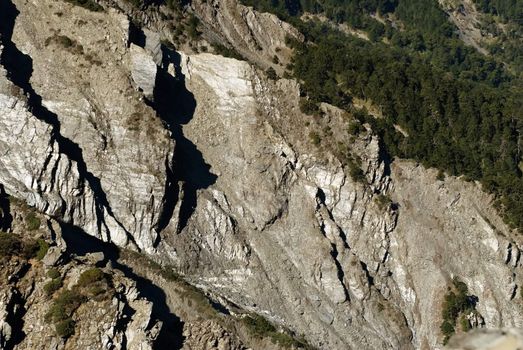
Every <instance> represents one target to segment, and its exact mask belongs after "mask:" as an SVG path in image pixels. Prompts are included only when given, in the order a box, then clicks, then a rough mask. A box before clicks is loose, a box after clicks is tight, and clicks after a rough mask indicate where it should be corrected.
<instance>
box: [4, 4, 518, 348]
mask: <svg viewBox="0 0 523 350" xmlns="http://www.w3.org/2000/svg"><path fill="white" fill-rule="evenodd" d="M15 2H16V5H17V6H18V9H19V10H20V15H19V17H18V18H17V20H16V26H15V28H14V36H13V41H14V43H15V45H17V47H18V49H19V50H21V51H23V52H25V53H26V54H28V55H29V56H30V57H31V58H32V59H33V63H32V64H33V70H34V72H33V76H32V77H31V79H30V81H29V82H27V83H30V84H31V87H32V88H34V90H35V92H34V93H36V94H38V95H40V96H41V97H42V100H43V107H45V108H46V109H47V111H48V112H49V113H51V114H52V115H53V116H54V117H55V118H56V122H55V123H51V122H50V121H49V120H46V118H42V115H41V114H38V112H39V111H40V112H41V109H40V107H41V106H31V105H29V103H28V98H27V96H24V94H25V93H29V95H30V96H29V101H34V99H31V94H34V93H33V92H31V91H25V92H24V91H21V90H20V89H19V88H17V87H16V86H15V85H14V84H12V83H11V82H9V81H8V80H7V79H6V72H5V70H3V69H2V70H1V71H0V154H2V157H1V158H0V183H3V184H4V185H5V188H6V191H7V192H8V193H10V194H12V195H15V196H17V197H20V198H22V199H24V200H26V201H27V202H28V203H29V204H31V205H35V206H36V207H37V208H38V209H39V210H40V211H42V212H44V213H46V214H47V215H50V216H54V217H56V218H59V219H61V220H64V221H66V222H69V223H73V224H75V225H77V226H79V227H81V228H82V229H83V230H84V231H86V232H87V233H89V234H90V235H92V236H95V237H98V238H100V239H103V240H105V241H111V242H114V243H116V244H117V245H119V246H122V247H138V248H141V249H143V251H145V252H146V253H148V254H149V255H150V256H151V257H153V258H154V259H155V260H157V261H160V262H162V263H164V264H168V265H173V266H175V267H176V269H177V271H179V272H180V273H182V274H183V275H184V276H185V277H186V278H187V279H188V280H189V281H191V282H192V283H194V284H195V285H197V286H198V287H201V288H203V289H205V290H207V291H209V292H210V293H212V294H214V295H216V296H217V297H218V298H219V299H220V300H224V301H230V302H231V304H234V305H236V306H237V307H239V308H241V309H244V310H249V311H253V312H257V313H259V314H261V315H263V316H264V317H266V318H268V319H270V320H271V321H273V322H275V323H277V324H280V325H282V326H286V327H288V328H290V329H291V330H292V331H294V332H296V333H297V334H299V335H303V336H304V337H305V338H306V339H307V340H308V341H309V342H310V343H312V344H313V345H315V346H317V347H319V348H321V349H347V348H355V349H391V348H392V349H414V348H416V349H431V348H438V347H440V346H441V342H442V336H441V334H440V328H439V326H440V324H441V315H440V310H441V303H442V301H443V296H444V294H445V291H446V290H447V286H448V285H449V283H450V281H451V278H452V277H454V276H456V277H459V278H460V279H461V280H463V281H464V282H465V283H466V284H467V286H468V288H469V291H470V293H471V294H473V295H475V296H477V297H478V303H477V305H476V307H477V310H478V312H479V313H480V314H481V316H482V319H481V318H479V317H478V318H477V319H476V320H474V322H476V323H478V325H480V324H481V323H484V325H485V326H486V327H500V326H504V327H520V326H523V316H522V315H521V313H520V312H519V305H520V303H521V301H520V300H519V299H517V298H518V297H517V295H518V294H519V288H520V287H519V286H521V285H522V283H523V281H522V280H521V276H520V274H521V272H520V269H521V261H520V260H521V259H520V257H521V250H520V247H521V242H520V240H519V239H517V238H516V237H515V236H514V234H513V232H511V231H510V229H509V228H508V227H506V226H505V225H504V224H503V222H502V220H501V218H500V217H499V216H498V215H497V214H496V212H495V211H494V209H493V208H492V206H491V198H490V197H489V196H487V195H485V194H484V193H483V192H482V191H481V189H480V187H479V185H477V184H471V183H465V182H464V181H462V180H460V179H457V178H452V177H448V178H447V179H446V180H445V181H438V180H436V177H435V175H436V174H435V171H432V170H427V169H425V168H423V167H421V166H417V165H415V164H413V163H411V162H406V161H394V162H393V163H392V164H388V163H386V162H385V161H384V160H383V159H382V157H381V156H380V145H379V141H378V138H377V137H376V136H374V135H373V134H372V132H371V131H370V130H368V131H366V132H363V133H362V134H361V135H359V136H358V137H357V138H355V140H354V142H351V143H350V144H349V145H348V147H350V152H352V153H353V154H355V155H357V156H358V158H359V159H361V168H362V170H363V172H364V174H365V177H366V183H365V181H364V182H363V183H361V182H357V181H354V180H353V179H352V178H351V177H350V176H349V175H348V170H347V169H346V167H345V166H344V165H343V162H342V159H338V158H339V157H338V156H336V155H335V154H334V153H333V152H332V151H330V150H329V148H328V147H325V148H321V149H317V148H316V147H315V146H314V145H312V143H311V142H310V141H309V140H308V138H307V137H304V135H307V133H308V132H310V130H309V129H308V128H307V127H306V126H305V125H306V122H309V121H310V120H311V118H310V117H308V116H305V115H303V114H302V113H301V112H300V111H299V101H300V99H299V95H300V94H299V86H298V84H297V83H296V82H295V81H292V80H286V79H281V80H279V81H270V80H267V79H266V78H265V76H264V74H263V73H262V72H260V71H259V70H258V69H257V68H255V67H253V66H251V65H250V64H248V63H246V62H242V61H238V60H234V59H228V58H224V57H220V56H215V55H212V54H199V55H190V54H186V53H183V52H180V58H181V62H180V66H179V67H176V68H179V70H180V71H181V73H182V74H183V77H182V76H176V77H175V78H176V79H178V81H179V82H182V81H183V83H184V84H185V87H186V88H187V90H188V91H181V90H183V87H180V89H179V91H178V93H184V95H183V96H185V97H186V98H187V100H189V99H190V97H194V99H195V102H196V103H195V106H193V107H194V111H192V110H191V109H190V108H189V110H187V108H181V107H182V106H180V105H173V106H169V107H171V108H172V109H173V110H176V111H178V112H179V114H183V115H180V116H177V117H180V119H183V120H184V122H183V123H184V125H183V126H182V125H174V126H171V129H172V130H176V135H173V137H176V138H177V140H178V141H179V143H178V144H177V147H179V148H177V149H176V150H175V148H174V141H173V140H171V138H170V135H169V133H168V132H167V131H166V130H165V128H164V125H163V124H162V123H161V121H160V120H159V118H158V117H157V116H156V115H155V113H154V111H153V110H152V109H151V108H149V107H147V106H146V105H144V104H143V103H142V101H141V97H142V96H141V95H140V94H138V93H136V92H135V91H134V90H133V89H132V86H131V85H130V83H129V78H134V81H135V83H137V85H138V86H139V87H141V89H142V90H143V91H144V93H145V95H146V96H149V97H151V96H152V95H151V94H152V93H153V91H154V85H151V83H153V84H154V80H152V78H153V77H155V75H156V69H157V66H156V63H155V61H154V59H153V57H156V56H155V54H154V52H158V51H157V48H158V45H157V40H156V39H155V40H153V39H151V40H153V41H150V42H149V44H146V46H147V50H149V52H147V50H145V49H142V48H139V47H137V46H131V48H130V49H128V48H127V46H126V44H125V42H126V41H127V40H128V37H127V36H126V34H123V33H125V28H122V26H123V27H125V25H126V24H125V23H128V22H126V20H125V19H124V16H121V15H119V14H118V13H116V12H112V11H109V12H108V13H90V12H87V11H85V10H83V9H80V8H77V7H71V6H70V5H68V4H67V5H66V4H63V3H61V2H51V1H45V0H43V1H41V2H38V3H29V2H24V1H21V0H20V1H18V0H16V1H15ZM66 6H67V9H70V10H71V11H72V12H71V13H72V16H71V18H82V19H84V20H85V21H86V22H87V23H88V24H87V25H85V26H81V27H77V26H76V25H75V24H74V23H75V22H74V21H73V19H69V18H60V19H58V18H55V17H56V16H54V12H55V11H57V10H60V9H62V8H65V7H66ZM193 7H194V10H195V11H196V13H197V14H198V16H199V17H200V18H201V19H202V20H203V22H204V25H205V26H207V27H208V29H209V28H211V29H212V28H214V29H215V31H216V32H217V34H216V35H219V36H220V37H222V38H226V39H227V41H229V42H230V43H232V46H234V47H236V48H237V49H238V50H239V51H240V52H241V53H243V54H244V55H245V56H246V57H247V58H249V59H251V60H252V61H254V62H258V63H260V62H261V63H262V64H266V65H267V64H269V63H267V62H268V61H270V60H271V59H272V55H273V54H274V53H276V48H279V47H280V46H281V45H284V38H285V35H287V34H291V35H293V33H294V34H296V32H295V30H294V29H293V28H292V27H290V26H288V25H287V24H285V23H283V22H281V21H280V20H278V19H276V18H275V17H274V16H271V15H265V14H259V13H256V12H255V11H253V10H252V9H249V8H245V7H242V6H241V5H238V4H237V2H236V1H233V0H215V1H207V2H203V1H195V2H194V4H193ZM35 21H37V22H36V23H35ZM99 21H101V22H99ZM91 23H101V24H103V25H98V24H96V26H94V25H92V24H91ZM35 25H36V26H39V25H40V26H41V27H42V28H48V29H49V30H48V31H44V30H39V31H34V30H33V29H32V28H33V27H34V26H35ZM95 27H96V28H95ZM57 28H60V29H61V32H62V33H64V35H69V36H71V37H72V38H74V39H75V40H78V41H79V42H80V43H81V44H82V46H83V48H84V51H87V52H99V53H100V56H99V57H98V59H99V60H100V62H101V64H100V65H96V64H92V65H89V69H85V67H84V66H85V64H87V62H86V61H85V57H84V56H81V57H78V56H75V54H73V53H71V52H69V51H67V50H64V49H63V48H60V47H58V46H57V45H55V44H51V45H49V46H48V47H45V45H43V44H42V43H45V40H46V39H47V36H48V35H50V34H49V33H50V31H51V29H55V30H56V29H57ZM100 28H101V29H100ZM296 35H297V34H296ZM102 38H103V39H104V40H105V41H102V42H100V40H101V39H102ZM153 42H155V43H156V44H153ZM105 43H107V47H105V46H104V45H106V44H105ZM257 45H259V46H260V47H262V48H263V49H264V51H263V52H258V51H257V50H256V46H257ZM104 48H107V50H104ZM283 50H285V48H283ZM280 52H284V51H280ZM137 55H138V56H139V57H141V58H140V60H142V61H140V60H138V61H137V60H135V59H133V57H135V58H136V57H138V56H137ZM153 66H154V67H153ZM7 68H9V69H11V68H13V67H7ZM172 71H173V70H172V69H171V72H172ZM138 73H139V74H138ZM142 73H143V74H142ZM137 74H138V75H139V79H138V78H137ZM138 82H140V83H138ZM140 84H142V85H140ZM147 84H148V85H147ZM180 85H183V84H180ZM64 87H67V89H64ZM173 97H179V96H173ZM176 100H177V99H176V98H173V101H176ZM185 102H188V101H185ZM35 107H37V108H35ZM184 107H185V106H184ZM322 109H323V110H324V112H325V117H324V118H323V120H324V121H322V122H324V123H330V124H329V126H331V127H332V129H334V131H333V137H334V138H335V137H336V134H340V133H342V132H344V130H345V127H346V124H344V123H345V122H346V121H345V122H344V120H343V118H345V117H346V116H344V113H343V111H340V110H338V109H336V108H334V107H332V106H328V105H323V106H322ZM45 114H46V115H47V113H45ZM344 135H345V136H346V134H344ZM64 142H65V144H67V145H71V144H72V145H76V146H77V148H75V149H77V150H80V156H78V154H77V153H74V152H73V153H74V154H73V153H71V152H65V151H64V150H65V149H64ZM175 152H179V153H178V154H177V161H178V162H177V163H176V164H173V163H174V161H173V159H174V153H175ZM389 167H390V168H389ZM378 193H380V194H382V195H384V196H390V198H391V200H392V201H393V202H394V203H395V204H396V205H394V206H391V205H385V206H383V205H381V204H380V203H379V200H378ZM160 222H162V225H160V224H159V223H160ZM160 226H161V227H160ZM161 229H163V230H161ZM160 231H161V232H160ZM79 273H80V270H79V269H76V272H74V271H71V275H70V281H71V282H70V283H73V281H74V280H75V279H76V278H77V277H78V274H79ZM122 283H123V282H122ZM122 300H123V301H122ZM133 303H134V304H133ZM114 304H115V305H116V306H114V307H113V306H109V305H107V306H105V307H104V308H102V310H113V311H114V310H116V311H115V312H116V315H117V316H114V315H115V313H114V312H113V313H110V315H113V316H114V317H113V316H111V317H112V318H110V319H109V318H108V319H105V318H104V323H103V324H107V325H108V326H107V327H106V328H104V332H102V333H96V334H100V337H101V338H100V341H101V342H102V344H104V346H111V345H113V344H120V343H119V342H120V340H121V339H122V338H121V337H123V335H124V334H125V335H126V339H128V341H129V344H140V343H143V342H144V339H146V340H147V339H152V338H154V334H156V333H155V332H152V330H153V329H156V330H157V327H156V328H155V327H152V328H150V329H149V328H147V325H146V322H147V320H148V319H149V318H150V317H149V316H148V315H150V312H151V309H150V305H148V304H146V303H142V302H141V301H140V299H139V298H138V294H137V292H136V289H135V288H133V287H132V286H130V287H129V286H126V287H125V288H123V289H122V292H121V293H120V299H118V298H117V299H116V301H114ZM131 304H132V305H135V306H131V307H133V308H134V309H135V310H138V311H137V313H136V316H135V318H133V320H132V322H131V323H130V324H132V325H133V327H135V326H136V328H137V329H139V330H140V331H139V332H138V333H133V332H132V331H129V332H127V331H118V330H116V328H115V325H116V320H120V319H121V318H119V317H123V316H122V314H121V311H122V307H123V306H122V305H131ZM111 305H112V304H111ZM111 312H112V311H111ZM102 313H103V312H102V311H100V315H99V316H100V317H102V316H103V315H101V314H102ZM97 315H98V314H97ZM118 315H119V316H118ZM104 317H105V316H104ZM107 317H109V316H107ZM27 324H28V327H29V325H30V326H31V327H32V328H31V329H28V334H29V331H34V332H32V333H31V334H37V332H36V330H38V329H40V328H39V327H43V325H41V323H39V321H38V320H36V319H30V322H29V321H28V322H27ZM85 327H88V326H87V325H86V326H85ZM144 327H145V328H147V329H148V331H142V330H143V329H144ZM198 327H202V328H205V327H207V328H210V333H209V332H208V331H205V332H204V333H205V334H206V336H205V337H204V336H201V337H200V336H199V334H200V331H199V330H198V329H197V327H196V326H195V328H194V329H189V330H186V334H187V335H188V337H189V338H190V339H191V340H194V341H195V343H194V344H196V345H193V346H204V347H205V346H207V345H206V344H207V342H208V341H210V342H215V341H217V342H218V343H220V337H221V335H220V334H222V333H220V332H221V331H222V330H221V329H215V327H214V325H205V324H198ZM82 329H83V330H84V329H85V334H87V335H90V336H91V337H93V336H94V334H95V332H98V330H97V329H95V330H93V331H92V332H91V331H89V329H88V328H82ZM89 332H90V333H89ZM147 332H151V333H147ZM4 333H5V334H8V332H7V331H5V332H4ZM195 337H196V338H198V339H199V340H201V341H202V342H203V343H204V344H203V345H202V343H198V342H197V340H198V339H195ZM95 338H96V337H95ZM193 338H194V339H193ZM29 339H31V338H30V337H29V338H28V340H27V342H28V343H27V344H31V343H30V340H29ZM77 341H78V342H79V343H78V344H81V345H82V347H83V348H85V347H86V346H90V343H89V338H88V336H85V337H84V338H81V337H79V338H78V340H77ZM96 341H98V340H96ZM227 341H229V340H227ZM223 344H228V345H224V346H236V345H234V344H233V343H223ZM53 346H54V345H53ZM56 346H58V345H56ZM56 346H55V347H56ZM137 346H138V345H137Z"/></svg>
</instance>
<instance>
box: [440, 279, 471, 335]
mask: <svg viewBox="0 0 523 350" xmlns="http://www.w3.org/2000/svg"><path fill="white" fill-rule="evenodd" d="M470 313H477V311H476V300H475V298H474V297H472V296H470V295H468V288H467V285H466V284H465V283H464V282H461V281H460V280H459V279H457V278H454V279H453V280H452V286H450V287H449V289H448V292H447V294H445V297H444V300H443V305H442V310H441V316H442V318H443V322H442V323H441V326H440V330H441V333H442V334H443V336H444V339H443V343H444V344H446V343H447V342H448V340H449V339H450V337H451V336H452V335H453V334H454V333H455V332H456V326H457V322H458V320H459V324H460V326H461V330H462V331H464V332H467V331H468V330H470V328H471V327H470V322H469V321H468V319H467V318H466V315H468V314H470Z"/></svg>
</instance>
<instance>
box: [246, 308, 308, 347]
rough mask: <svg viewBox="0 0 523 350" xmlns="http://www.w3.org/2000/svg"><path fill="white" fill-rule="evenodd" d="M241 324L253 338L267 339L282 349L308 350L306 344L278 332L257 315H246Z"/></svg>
mask: <svg viewBox="0 0 523 350" xmlns="http://www.w3.org/2000/svg"><path fill="white" fill-rule="evenodd" d="M242 322H243V324H244V325H245V326H247V329H248V330H249V332H250V333H251V334H252V335H254V336H255V337H259V338H265V337H268V338H270V339H271V341H272V342H273V343H275V344H278V345H280V346H282V347H284V348H289V349H310V350H312V349H313V348H312V347H310V346H309V345H308V344H307V343H306V342H304V341H301V340H298V339H296V338H295V337H293V336H292V335H290V334H289V333H287V332H280V331H278V330H277V329H276V327H274V326H273V325H272V324H271V323H270V322H269V321H267V320H266V319H265V318H264V317H262V316H259V315H255V314H252V315H247V316H245V317H244V318H243V319H242Z"/></svg>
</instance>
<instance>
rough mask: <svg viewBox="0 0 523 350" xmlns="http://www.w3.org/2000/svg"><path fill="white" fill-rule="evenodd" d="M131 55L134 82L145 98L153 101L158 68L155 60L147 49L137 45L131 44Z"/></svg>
mask: <svg viewBox="0 0 523 350" xmlns="http://www.w3.org/2000/svg"><path fill="white" fill-rule="evenodd" d="M130 53H131V64H132V70H131V74H132V77H133V81H134V83H135V84H136V86H138V88H139V89H140V90H141V91H142V92H143V94H144V96H145V97H146V98H147V99H149V100H152V99H153V97H154V86H155V81H156V73H157V70H158V66H157V65H156V63H155V61H154V58H153V57H151V55H150V54H149V53H147V51H145V49H143V48H141V47H139V46H137V45H134V44H131V47H130Z"/></svg>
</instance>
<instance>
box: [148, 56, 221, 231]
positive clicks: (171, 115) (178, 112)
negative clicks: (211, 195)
mask: <svg viewBox="0 0 523 350" xmlns="http://www.w3.org/2000/svg"><path fill="white" fill-rule="evenodd" d="M180 60H181V58H180V55H179V54H178V53H177V52H176V51H174V50H171V49H168V48H165V47H163V67H168V66H169V64H173V65H174V67H175V70H176V74H175V76H172V75H171V74H169V73H168V72H167V70H166V69H165V68H160V69H159V70H158V74H157V76H156V85H155V92H154V103H151V106H152V107H153V108H154V109H155V110H156V112H157V114H158V116H159V117H160V118H161V119H162V120H163V122H164V123H165V125H166V126H167V127H168V129H169V130H170V131H171V133H172V137H173V138H174V140H175V141H176V149H175V158H174V163H175V169H174V171H173V174H172V176H173V178H172V181H170V183H171V184H172V188H171V189H170V190H169V193H172V194H173V196H172V197H171V198H169V202H168V205H167V207H168V210H166V214H165V215H164V217H163V218H162V219H161V220H160V224H159V225H158V226H159V227H158V229H159V231H161V230H163V229H164V228H165V227H166V226H167V224H168V223H169V221H170V219H171V217H172V214H173V211H174V207H175V205H176V203H177V202H178V200H180V199H181V198H178V193H180V192H182V193H183V199H182V203H181V207H180V217H179V224H178V232H181V231H182V230H183V228H184V227H185V226H186V225H187V223H188V221H189V219H190V218H191V216H192V214H193V212H194V210H195V207H196V200H197V193H198V190H201V189H205V188H208V187H209V186H211V185H213V184H214V183H215V182H216V179H217V176H216V175H215V174H213V173H211V171H210V169H211V167H210V166H209V165H208V164H207V163H206V162H205V159H204V158H203V155H202V153H201V152H200V151H199V150H198V148H197V147H196V145H195V144H194V143H193V142H192V141H191V140H189V139H187V138H186V137H185V135H184V133H183V125H185V124H188V123H189V122H190V121H191V119H192V118H193V116H194V112H195V110H196V100H195V98H194V95H193V94H192V93H191V92H190V91H189V90H188V89H187V87H186V85H185V77H184V75H183V74H182V72H181V68H180ZM179 184H183V185H182V186H183V188H182V191H180V188H179ZM166 193H167V192H166Z"/></svg>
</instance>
